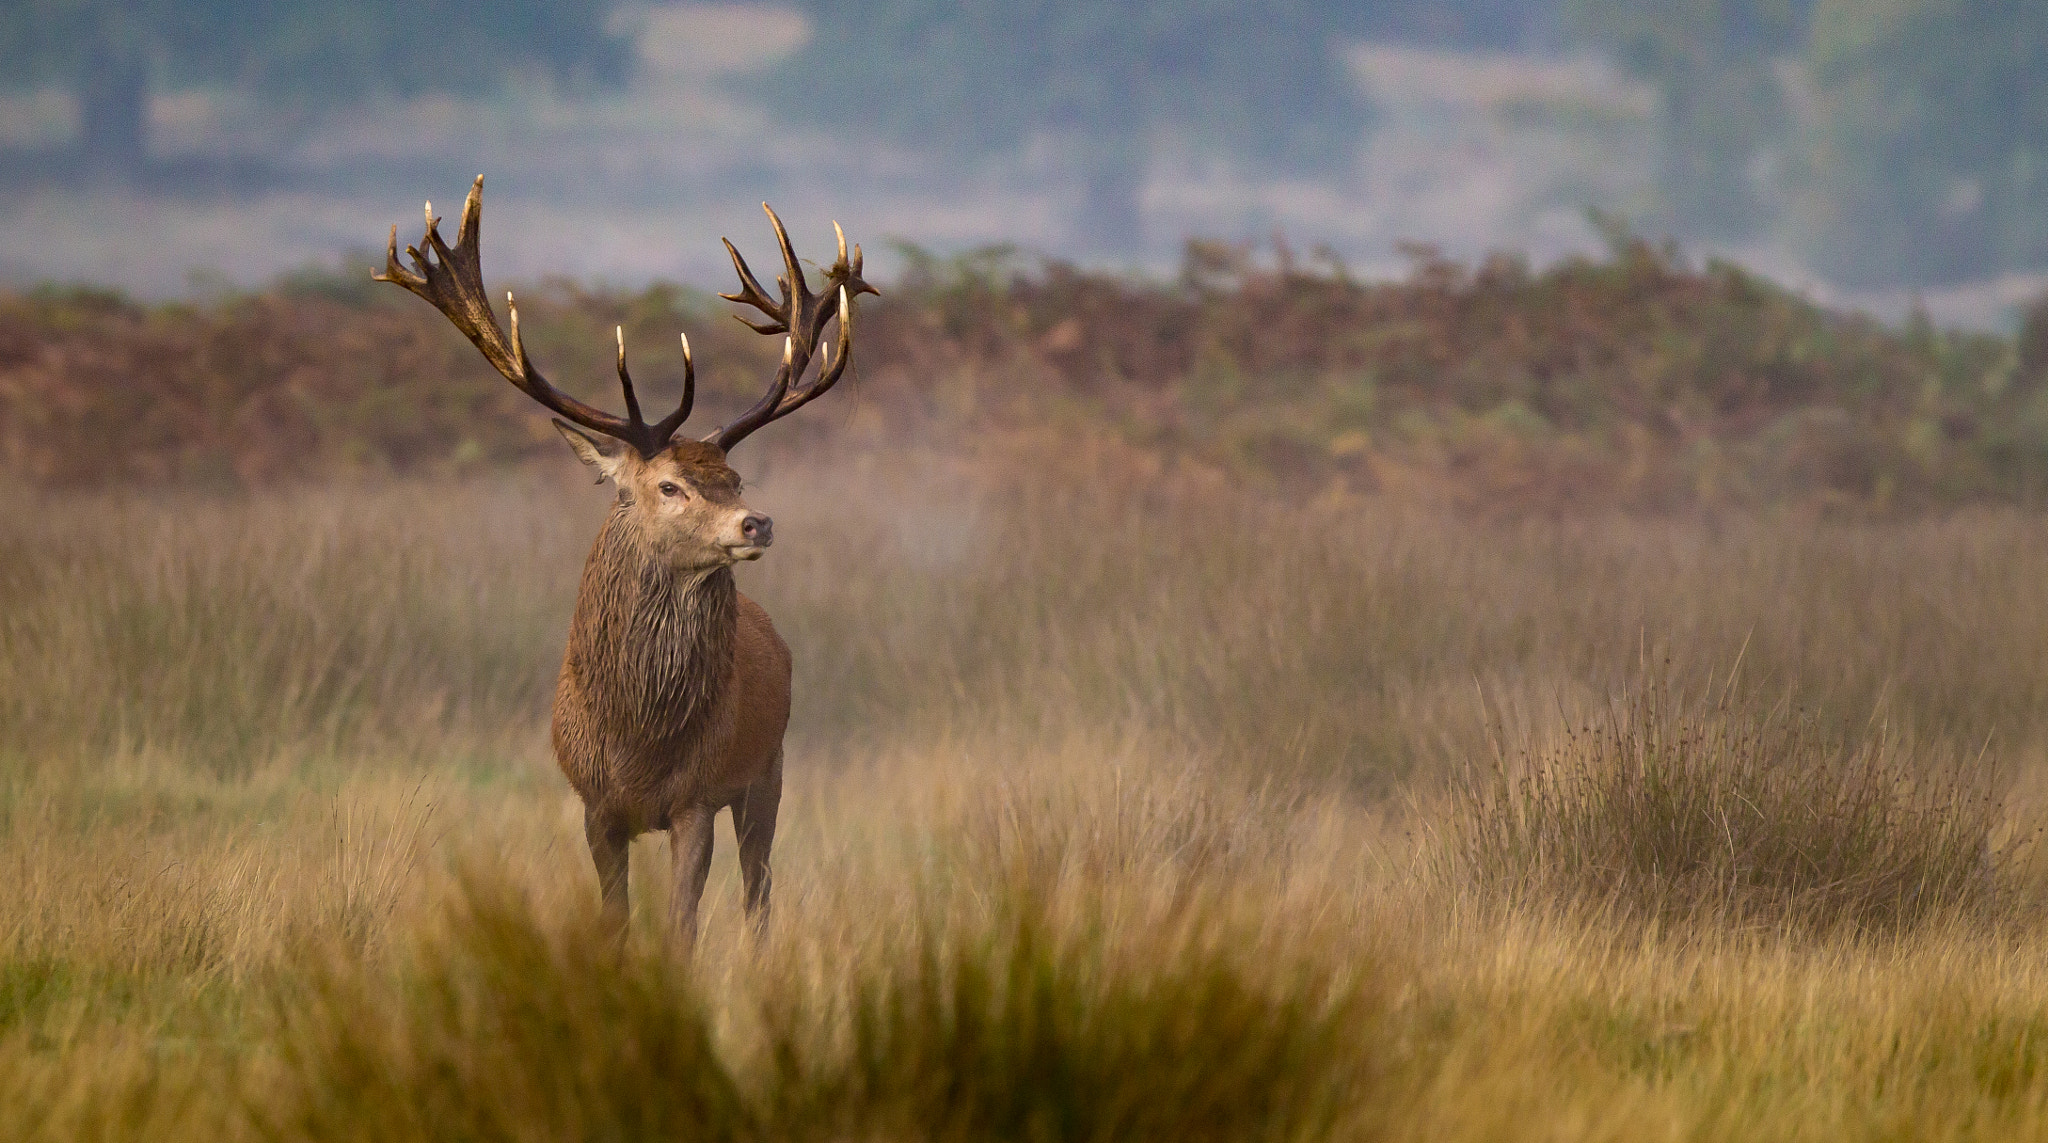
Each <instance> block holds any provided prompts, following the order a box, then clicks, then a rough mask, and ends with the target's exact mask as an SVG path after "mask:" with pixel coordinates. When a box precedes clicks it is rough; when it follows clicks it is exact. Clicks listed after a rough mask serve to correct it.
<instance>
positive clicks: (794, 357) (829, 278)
mask: <svg viewBox="0 0 2048 1143" xmlns="http://www.w3.org/2000/svg"><path fill="white" fill-rule="evenodd" d="M761 209H762V210H765V211H767V212H768V222H769V223H770V224H771V225H772V226H774V227H775V241H776V244H777V245H778V246H780V247H781V248H782V267H783V273H782V275H781V276H780V277H778V278H776V279H775V284H776V285H777V286H779V287H781V292H782V300H781V301H780V302H777V301H775V300H773V299H771V298H770V297H769V296H768V292H767V291H766V290H764V289H762V288H761V283H760V282H759V281H758V280H756V279H755V277H754V272H753V271H752V270H750V269H748V268H747V260H746V259H745V258H742V257H740V252H739V250H738V249H736V248H735V247H734V246H733V244H732V242H731V241H730V240H725V250H726V253H728V254H731V255H732V265H733V269H734V270H736V271H738V272H739V276H740V288H739V292H737V293H732V294H720V295H719V297H722V298H724V299H726V300H727V301H731V302H738V303H740V304H741V305H746V306H752V307H754V308H755V309H757V310H760V311H761V312H762V313H764V314H766V315H767V316H768V321H767V322H765V323H760V324H756V323H755V322H751V321H748V320H747V319H746V317H745V316H743V315H738V314H735V315H734V316H735V317H738V318H739V320H740V323H741V324H742V325H745V326H746V327H747V328H748V329H751V330H753V331H754V332H756V333H765V334H777V333H779V334H783V335H785V336H784V338H783V342H782V366H781V367H780V368H779V369H777V370H776V371H775V381H774V383H773V384H771V385H769V386H768V391H767V392H766V393H764V394H762V396H761V399H760V400H759V401H756V402H755V403H754V406H753V408H750V409H748V410H747V411H746V412H744V413H741V414H740V415H739V416H738V417H737V418H735V419H733V420H732V421H730V422H729V423H727V424H726V425H724V426H723V427H721V428H720V429H719V430H718V431H717V432H715V433H712V434H711V435H709V436H707V437H705V438H704V439H705V440H707V441H710V442H713V443H715V444H717V445H718V447H719V448H720V449H721V450H724V451H727V452H730V451H731V450H732V446H734V445H736V444H738V443H740V441H742V440H745V439H746V437H747V434H749V433H751V432H753V431H754V430H755V429H758V428H760V427H761V426H762V425H765V424H767V423H768V422H770V421H774V420H779V419H781V418H783V417H786V416H788V415H790V414H791V413H794V412H796V411H797V410H798V409H801V408H803V407H804V406H805V405H807V404H809V403H810V402H812V401H813V400H816V399H817V398H819V397H821V396H824V394H825V391H826V390H828V389H830V388H832V386H833V385H835V384H837V383H838V382H839V375H840V374H842V373H844V372H846V363H847V361H848V360H850V359H851V357H852V355H853V299H854V298H857V297H859V296H860V295H862V294H875V295H880V294H881V291H880V290H877V289H875V288H874V287H873V286H871V285H869V284H868V283H867V281H866V280H865V279H863V278H862V277H861V276H860V272H861V264H862V262H861V252H860V247H859V246H858V245H856V246H855V247H854V248H853V257H852V258H851V259H850V260H849V259H848V258H847V255H846V232H845V231H843V230H841V229H839V224H838V223H836V222H835V223H833V224H832V232H833V233H834V234H836V235H838V237H839V260H838V261H836V262H834V263H833V264H832V266H831V268H830V269H828V270H826V271H825V290H824V292H823V293H821V294H814V293H812V292H811V290H810V287H809V286H808V285H807V284H805V282H804V271H803V267H802V266H801V265H799V264H798V263H797V259H796V250H795V249H794V248H793V247H791V246H790V244H789V233H788V232H787V231H785V230H784V229H783V228H782V220H781V219H780V218H777V217H776V216H775V210H774V208H772V207H770V206H769V205H768V204H767V203H765V202H764V203H762V204H761ZM835 295H836V296H837V304H836V305H833V306H827V305H824V304H822V303H824V302H825V300H826V299H828V298H833V297H834V296H835ZM834 318H837V319H838V320H839V337H838V339H837V340H838V344H837V345H836V346H835V347H834V348H831V349H827V350H826V351H825V357H824V360H822V361H821V362H819V364H818V375H817V376H816V377H814V378H812V379H811V382H810V383H809V384H807V385H797V384H795V383H796V382H797V381H799V380H800V379H801V378H802V377H803V375H804V372H805V370H807V369H808V368H809V367H810V364H811V355H812V354H813V353H814V352H815V351H816V350H817V347H818V338H819V337H820V336H822V335H823V334H824V332H825V323H826V322H828V321H831V320H832V319H834ZM792 386H794V387H792Z"/></svg>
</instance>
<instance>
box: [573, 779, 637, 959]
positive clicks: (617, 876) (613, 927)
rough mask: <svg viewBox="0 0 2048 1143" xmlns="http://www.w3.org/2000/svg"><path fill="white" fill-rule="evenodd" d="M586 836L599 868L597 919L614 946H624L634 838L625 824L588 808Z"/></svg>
mask: <svg viewBox="0 0 2048 1143" xmlns="http://www.w3.org/2000/svg"><path fill="white" fill-rule="evenodd" d="M583 837H584V840H586V841H588V842H589V843H590V861H591V864H593V865H595V866H597V892H598V900H599V901H600V902H601V904H600V906H599V911H598V916H599V918H600V920H601V921H602V923H603V925H604V930H605V934H606V935H607V936H609V937H610V938H611V940H612V941H613V942H614V943H623V942H624V941H625V939H626V919H627V911H628V909H629V908H630V906H629V905H628V903H627V897H626V864H627V860H628V855H629V854H630V853H631V847H632V843H633V835H632V833H631V832H630V831H629V830H627V829H626V827H625V825H624V824H623V823H621V822H619V821H616V820H614V819H610V818H605V817H602V816H600V815H598V814H597V813H595V812H593V811H591V810H589V809H585V810H584V811H583Z"/></svg>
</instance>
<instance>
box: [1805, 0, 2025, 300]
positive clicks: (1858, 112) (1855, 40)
mask: <svg viewBox="0 0 2048 1143" xmlns="http://www.w3.org/2000/svg"><path fill="white" fill-rule="evenodd" d="M1811 67H1812V76H1813V83H1814V88H1815V91H1816V93H1817V99H1816V103H1817V107H1816V116H1815V118H1816V122H1815V125H1814V132H1813V138H1812V140H1811V145H1810V146H1809V147H1808V149H1807V154H1808V160H1807V172H1806V173H1807V176H1808V180H1807V185H1806V186H1805V187H1803V188H1802V191H1803V194H1802V196H1801V205H1802V212H1803V217H1802V222H1803V223H1804V226H1803V228H1802V233H1803V234H1804V235H1805V236H1806V237H1807V239H1808V242H1809V245H1810V250H1811V253H1812V256H1813V258H1814V260H1815V262H1816V263H1817V264H1819V265H1820V266H1821V267H1822V268H1823V269H1825V270H1827V271H1829V272H1830V273H1831V274H1833V275H1835V276H1836V277H1838V278H1839V279H1841V280H1843V281H1846V282H1849V283H1853V284H1884V283H1897V282H1907V283H1923V284H1932V283H1939V282H1944V281H1953V280H1957V279H1961V278H1966V277H1972V276H1978V275H1982V274H1986V273H1992V272H1998V271H2004V270H2012V269H2019V268H2025V267H2037V266H2041V265H2043V264H2048V4H2044V3H2041V2H2040V0H1820V6H1819V10H1818V12H1817V13H1816V14H1815V18H1814V28H1813V46H1812V52H1811Z"/></svg>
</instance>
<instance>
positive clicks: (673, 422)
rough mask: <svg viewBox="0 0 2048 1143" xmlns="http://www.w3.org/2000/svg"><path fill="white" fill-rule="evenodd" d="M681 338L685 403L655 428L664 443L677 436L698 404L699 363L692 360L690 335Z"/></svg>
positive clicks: (682, 335) (656, 433) (683, 335)
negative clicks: (692, 408)
mask: <svg viewBox="0 0 2048 1143" xmlns="http://www.w3.org/2000/svg"><path fill="white" fill-rule="evenodd" d="M680 336H681V337H682V339H683V403H682V404H680V405H678V406H676V411H675V412H673V413H670V414H669V415H668V416H666V417H663V418H662V419H661V421H660V423H658V424H656V425H655V426H654V435H655V436H656V437H658V438H660V439H661V440H664V441H666V440H668V439H669V438H670V437H672V436H675V435H676V430H677V429H680V428H682V427H683V422H684V421H687V420H689V419H690V409H691V407H692V406H694V405H695V404H696V403H697V363H696V362H695V361H692V360H691V359H690V335H689V334H687V333H685V334H681V335H680Z"/></svg>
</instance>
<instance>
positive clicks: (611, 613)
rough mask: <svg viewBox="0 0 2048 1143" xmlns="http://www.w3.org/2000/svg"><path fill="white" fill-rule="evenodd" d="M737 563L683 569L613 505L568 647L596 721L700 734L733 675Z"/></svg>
mask: <svg viewBox="0 0 2048 1143" xmlns="http://www.w3.org/2000/svg"><path fill="white" fill-rule="evenodd" d="M738 615H739V590H738V588H737V587H736V586H735V585H734V583H733V576H732V569H731V568H730V567H720V568H716V569H714V570H712V571H709V572H678V571H676V570H675V569H674V568H673V567H671V566H670V565H669V564H668V563H667V562H666V561H664V560H661V559H659V558H657V557H656V555H655V553H654V552H652V551H650V550H649V549H648V548H647V546H646V545H645V544H643V543H641V542H640V540H639V537H638V536H636V535H635V534H634V529H633V528H632V526H631V525H630V523H628V522H627V521H626V520H625V518H624V516H623V514H622V513H621V512H618V511H614V512H613V513H612V515H611V516H610V517H609V518H608V519H607V520H606V521H605V525H604V529H603V530H602V531H600V532H599V533H598V536H597V545H596V547H595V549H594V550H592V552H591V553H590V562H589V563H588V564H586V565H585V566H584V569H583V590H582V591H581V593H580V595H579V598H578V600H577V607H576V619H575V624H574V628H573V630H572V631H571V632H570V644H571V655H572V658H573V659H574V660H576V666H577V669H578V672H579V675H580V676H581V679H582V682H583V683H584V685H585V687H586V697H587V698H588V700H589V701H590V702H591V703H592V705H593V706H594V707H596V708H597V710H596V711H595V712H594V713H597V715H598V718H597V725H599V726H603V727H606V728H607V730H608V731H610V732H611V733H615V734H617V735H618V736H619V737H620V738H621V739H624V740H626V741H628V742H633V743H635V744H640V745H647V746H660V747H664V748H667V749H670V750H672V749H674V748H677V747H682V746H686V745H687V744H688V741H689V740H691V739H694V738H696V737H698V736H700V735H701V734H702V732H703V729H704V727H705V725H706V723H707V722H708V721H709V720H710V716H711V715H712V713H713V712H714V711H715V710H716V709H717V707H718V705H719V702H720V700H721V699H723V698H724V694H723V691H724V689H725V687H726V684H727V682H728V680H729V679H730V678H731V675H732V657H733V632H734V628H735V625H736V624H737V622H738Z"/></svg>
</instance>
